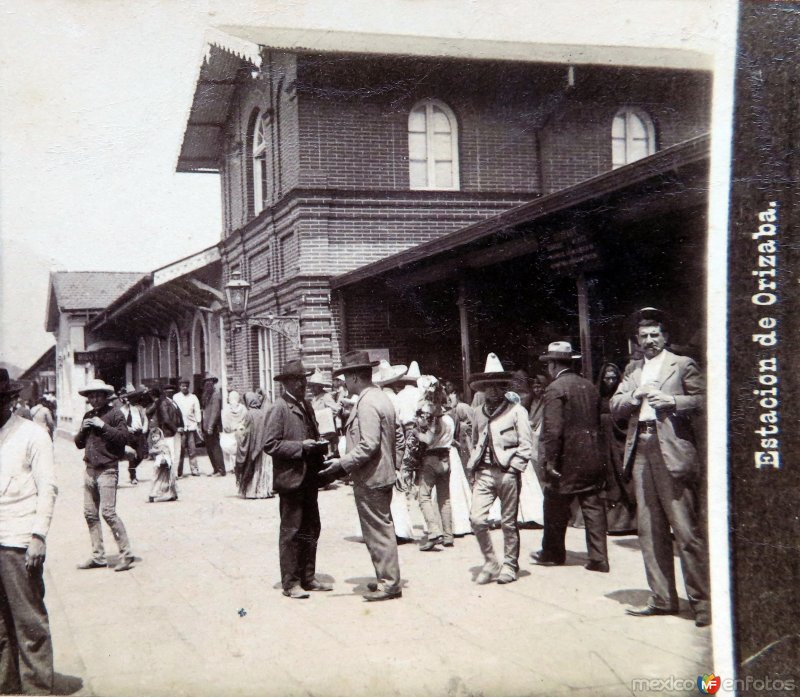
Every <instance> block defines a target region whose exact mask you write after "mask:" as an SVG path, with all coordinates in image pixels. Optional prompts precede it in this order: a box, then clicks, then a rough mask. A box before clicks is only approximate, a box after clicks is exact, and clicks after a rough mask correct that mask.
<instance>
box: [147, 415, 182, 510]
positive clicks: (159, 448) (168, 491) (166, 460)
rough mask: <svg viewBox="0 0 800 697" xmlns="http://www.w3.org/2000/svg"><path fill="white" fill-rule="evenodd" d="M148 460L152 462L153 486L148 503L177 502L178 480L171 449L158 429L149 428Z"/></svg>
mask: <svg viewBox="0 0 800 697" xmlns="http://www.w3.org/2000/svg"><path fill="white" fill-rule="evenodd" d="M147 446H148V452H149V454H150V458H151V459H152V460H153V486H152V487H151V488H150V496H149V497H148V499H147V501H148V503H160V502H161V501H177V500H178V478H177V476H176V474H175V467H174V465H173V462H172V448H171V447H170V442H169V440H168V439H166V438H164V433H163V432H162V430H161V429H160V428H158V427H155V428H151V429H150V433H149V435H148V437H147Z"/></svg>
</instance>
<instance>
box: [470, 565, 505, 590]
mask: <svg viewBox="0 0 800 697" xmlns="http://www.w3.org/2000/svg"><path fill="white" fill-rule="evenodd" d="M499 573H500V566H499V565H498V564H495V565H494V566H484V567H483V568H482V569H481V572H480V573H479V574H478V576H477V578H476V579H475V583H477V584H478V585H479V586H485V585H486V584H487V583H491V582H492V581H494V580H496V579H497V576H498V574H499Z"/></svg>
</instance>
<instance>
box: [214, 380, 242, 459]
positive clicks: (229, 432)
mask: <svg viewBox="0 0 800 697" xmlns="http://www.w3.org/2000/svg"><path fill="white" fill-rule="evenodd" d="M245 416H247V407H245V405H244V404H242V398H241V397H240V396H239V393H238V392H237V391H236V390H231V391H230V392H229V393H228V403H227V404H226V405H225V406H224V407H223V409H222V433H220V434H219V445H220V447H221V448H222V456H223V458H224V460H225V470H226V471H227V472H233V469H234V467H235V466H236V452H237V450H238V449H239V440H240V439H241V437H242V426H243V423H244V418H245Z"/></svg>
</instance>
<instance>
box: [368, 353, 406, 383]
mask: <svg viewBox="0 0 800 697" xmlns="http://www.w3.org/2000/svg"><path fill="white" fill-rule="evenodd" d="M407 372H408V367H407V366H405V365H390V364H389V361H387V360H386V359H384V360H382V361H381V362H380V363H379V364H378V367H377V368H376V369H375V370H373V371H372V382H374V383H375V384H376V385H378V387H383V386H384V385H391V384H392V383H393V382H397V381H398V380H399V379H400V378H401V377H403V375H405V374H406V373H407Z"/></svg>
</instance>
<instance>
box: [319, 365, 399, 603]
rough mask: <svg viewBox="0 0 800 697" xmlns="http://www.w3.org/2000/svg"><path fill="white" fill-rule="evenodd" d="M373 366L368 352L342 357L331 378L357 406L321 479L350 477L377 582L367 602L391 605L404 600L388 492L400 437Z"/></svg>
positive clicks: (370, 588) (390, 405)
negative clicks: (342, 446) (343, 442)
mask: <svg viewBox="0 0 800 697" xmlns="http://www.w3.org/2000/svg"><path fill="white" fill-rule="evenodd" d="M376 365H378V361H371V360H370V359H369V354H368V353H367V352H366V351H350V352H349V353H346V354H345V355H344V356H343V357H342V367H341V368H339V369H338V370H335V371H334V372H333V375H334V376H336V375H340V374H341V375H344V382H345V385H346V386H347V389H348V391H349V393H350V395H351V396H353V395H354V396H356V398H357V399H356V403H355V405H354V406H353V409H352V410H351V412H350V416H349V417H348V419H347V424H346V425H345V434H346V437H347V452H346V454H345V455H344V457H342V458H341V459H339V458H332V459H330V460H326V461H325V465H326V469H325V470H323V471H322V472H321V473H320V475H321V476H322V477H324V478H329V480H332V479H335V478H339V477H344V476H346V475H348V474H349V475H350V476H351V477H352V479H353V496H354V497H355V500H356V510H357V511H358V519H359V521H360V522H361V534H362V535H363V537H364V542H365V543H366V545H367V549H368V550H369V553H370V556H371V557H372V565H373V566H374V567H375V576H376V578H377V582H376V583H370V584H369V585H368V588H369V592H368V593H366V594H365V595H364V599H365V600H368V601H379V600H391V599H393V598H400V597H401V596H402V595H403V591H402V590H401V585H400V561H399V558H398V556H397V539H396V538H395V532H394V523H393V521H392V514H391V503H392V488H393V486H394V482H395V478H396V477H395V457H396V455H395V453H396V447H397V443H398V441H399V439H400V438H401V437H402V434H401V432H400V431H399V430H398V425H397V424H396V421H395V409H394V406H393V405H392V402H391V400H390V399H389V397H388V396H387V395H386V394H385V393H384V392H383V391H382V390H381V388H380V387H378V386H377V385H375V384H374V383H373V382H372V369H373V368H374V367H375V366H376Z"/></svg>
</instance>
